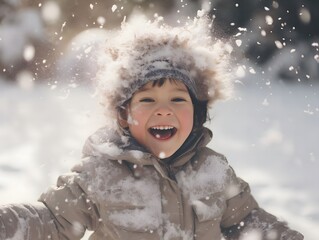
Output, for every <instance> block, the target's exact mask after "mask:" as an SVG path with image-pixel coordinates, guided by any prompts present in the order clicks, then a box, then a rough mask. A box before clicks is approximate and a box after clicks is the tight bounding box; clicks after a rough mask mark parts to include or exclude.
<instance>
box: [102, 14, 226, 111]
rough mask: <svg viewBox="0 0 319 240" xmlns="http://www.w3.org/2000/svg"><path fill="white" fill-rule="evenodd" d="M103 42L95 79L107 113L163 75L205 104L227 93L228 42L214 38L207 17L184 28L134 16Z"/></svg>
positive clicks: (196, 19)
mask: <svg viewBox="0 0 319 240" xmlns="http://www.w3.org/2000/svg"><path fill="white" fill-rule="evenodd" d="M105 46H106V47H104V50H105V51H103V52H101V56H100V58H99V65H100V69H101V70H100V71H99V73H98V75H97V78H98V79H97V82H98V91H99V93H100V96H101V97H102V98H101V102H102V104H103V105H104V106H105V107H106V111H107V115H109V116H110V114H111V113H112V112H113V113H115V114H116V112H117V109H118V108H119V107H121V106H122V105H123V103H124V102H126V101H127V100H129V99H130V98H131V97H132V95H133V94H134V92H135V91H137V90H138V89H139V88H140V87H142V86H143V85H144V84H146V83H148V82H149V81H153V80H158V79H162V78H173V79H177V80H180V81H182V82H183V83H184V84H185V85H186V86H187V87H188V89H189V91H190V92H192V93H193V95H194V96H195V97H196V98H197V99H198V100H200V101H208V103H209V104H212V103H213V102H215V101H216V100H218V99H224V98H225V97H228V96H229V95H230V92H231V84H230V83H231V78H230V74H229V58H230V53H231V47H230V46H229V45H228V44H227V43H224V42H222V41H220V40H218V39H213V38H212V36H211V26H210V24H209V21H208V20H207V19H206V18H195V19H194V21H192V22H191V23H187V24H185V26H182V27H170V26H168V25H165V24H163V23H162V22H161V21H160V20H158V19H157V20H155V21H146V20H144V19H134V20H133V21H130V22H125V23H123V24H122V27H121V30H119V31H118V32H113V34H112V36H111V37H110V38H109V39H108V40H107V41H106V44H105ZM113 116H114V115H113Z"/></svg>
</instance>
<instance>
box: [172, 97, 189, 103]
mask: <svg viewBox="0 0 319 240" xmlns="http://www.w3.org/2000/svg"><path fill="white" fill-rule="evenodd" d="M172 102H186V99H185V98H181V97H175V98H173V99H172Z"/></svg>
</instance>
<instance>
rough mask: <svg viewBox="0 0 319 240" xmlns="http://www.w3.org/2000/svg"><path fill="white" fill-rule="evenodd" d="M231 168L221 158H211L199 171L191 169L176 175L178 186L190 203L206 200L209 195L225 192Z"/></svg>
mask: <svg viewBox="0 0 319 240" xmlns="http://www.w3.org/2000/svg"><path fill="white" fill-rule="evenodd" d="M228 174H229V166H228V164H227V162H225V161H223V160H222V159H221V158H220V157H209V159H207V161H206V162H205V163H204V164H203V166H201V167H200V169H198V170H193V169H191V168H188V169H186V170H185V171H182V172H179V173H178V174H177V175H176V178H177V180H178V184H179V186H180V187H181V189H183V192H184V193H185V194H188V195H189V197H190V201H196V200H198V199H201V198H205V197H206V196H207V195H208V194H214V193H218V192H221V191H223V190H224V188H225V187H226V184H228V182H227V180H228V179H229V176H228Z"/></svg>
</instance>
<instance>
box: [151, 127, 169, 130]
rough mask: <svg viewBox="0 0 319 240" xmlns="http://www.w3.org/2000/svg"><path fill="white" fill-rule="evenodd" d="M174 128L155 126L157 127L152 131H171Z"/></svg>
mask: <svg viewBox="0 0 319 240" xmlns="http://www.w3.org/2000/svg"><path fill="white" fill-rule="evenodd" d="M173 128H174V127H172V126H155V127H152V129H154V130H169V129H173Z"/></svg>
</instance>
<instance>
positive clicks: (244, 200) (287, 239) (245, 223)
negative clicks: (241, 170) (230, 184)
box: [221, 180, 303, 240]
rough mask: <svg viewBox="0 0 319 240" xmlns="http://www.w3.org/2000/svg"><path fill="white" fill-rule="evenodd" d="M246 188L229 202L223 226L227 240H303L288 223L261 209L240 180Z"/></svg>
mask: <svg viewBox="0 0 319 240" xmlns="http://www.w3.org/2000/svg"><path fill="white" fill-rule="evenodd" d="M240 181H241V182H242V183H241V185H242V186H244V188H243V191H242V192H241V193H240V194H238V195H237V196H234V197H232V198H231V199H229V200H227V210H226V212H225V213H224V216H223V219H222V222H221V225H222V227H223V234H224V236H225V237H226V239H227V240H237V239H242V238H244V236H249V235H250V237H251V238H250V239H253V238H257V239H260V240H266V239H267V240H268V239H272V240H279V239H280V240H302V239H303V236H302V235H301V234H300V233H298V232H297V231H294V230H291V229H290V228H289V227H288V226H287V224H286V223H284V222H280V221H279V220H278V219H277V218H276V217H275V216H273V215H271V214H269V213H267V212H266V211H264V210H263V209H261V208H259V206H258V205H257V203H256V201H255V199H254V198H253V196H252V195H251V193H250V188H249V185H248V184H247V183H246V182H244V181H242V180H240Z"/></svg>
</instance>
